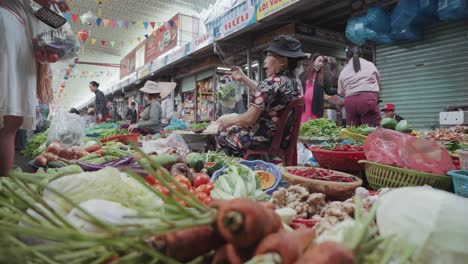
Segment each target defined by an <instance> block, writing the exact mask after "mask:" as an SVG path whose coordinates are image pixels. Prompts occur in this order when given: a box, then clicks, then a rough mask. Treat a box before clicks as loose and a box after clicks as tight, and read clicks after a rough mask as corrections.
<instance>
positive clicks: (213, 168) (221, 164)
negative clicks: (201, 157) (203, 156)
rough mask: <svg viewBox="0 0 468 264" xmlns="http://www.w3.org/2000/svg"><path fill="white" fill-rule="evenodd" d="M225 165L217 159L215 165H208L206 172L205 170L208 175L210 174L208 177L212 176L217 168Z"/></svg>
mask: <svg viewBox="0 0 468 264" xmlns="http://www.w3.org/2000/svg"><path fill="white" fill-rule="evenodd" d="M225 165H226V163H225V162H224V161H218V162H217V163H216V164H215V165H213V166H211V167H209V168H208V169H207V170H206V172H207V173H208V175H210V177H211V176H213V174H214V173H215V172H216V171H217V170H219V169H221V168H223V167H224V166H225Z"/></svg>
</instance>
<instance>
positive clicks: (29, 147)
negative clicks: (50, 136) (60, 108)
mask: <svg viewBox="0 0 468 264" xmlns="http://www.w3.org/2000/svg"><path fill="white" fill-rule="evenodd" d="M46 142H47V131H45V132H42V133H37V134H35V135H34V136H32V137H31V138H30V139H29V140H28V142H27V143H26V147H25V149H24V155H25V156H26V157H28V158H30V159H33V158H35V157H36V156H37V155H39V154H41V153H42V152H44V151H45V150H46V148H47V147H46Z"/></svg>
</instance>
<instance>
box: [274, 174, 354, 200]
mask: <svg viewBox="0 0 468 264" xmlns="http://www.w3.org/2000/svg"><path fill="white" fill-rule="evenodd" d="M301 168H302V169H304V168H306V167H284V168H283V169H281V174H282V175H283V178H284V179H285V181H286V182H287V183H288V184H289V185H295V184H299V185H302V186H304V187H305V188H307V189H308V190H309V191H310V192H314V193H323V194H325V195H326V196H327V198H328V199H331V200H340V201H344V200H346V199H348V198H350V197H352V196H353V195H354V191H355V190H356V188H357V187H359V186H361V185H362V180H361V179H359V178H358V177H356V176H354V175H351V174H347V173H344V172H340V171H333V172H334V173H335V174H337V175H341V176H347V177H351V178H353V179H354V182H330V181H321V180H314V179H309V178H304V177H301V176H296V175H294V174H292V173H289V172H288V171H287V170H288V169H301ZM307 168H310V167H307ZM316 169H317V170H324V169H320V168H316Z"/></svg>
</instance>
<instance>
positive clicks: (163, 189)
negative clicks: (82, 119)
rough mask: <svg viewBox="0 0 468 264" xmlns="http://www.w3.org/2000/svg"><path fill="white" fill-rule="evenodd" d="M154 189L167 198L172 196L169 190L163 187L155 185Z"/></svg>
mask: <svg viewBox="0 0 468 264" xmlns="http://www.w3.org/2000/svg"><path fill="white" fill-rule="evenodd" d="M154 188H155V189H156V191H158V192H160V193H162V194H164V195H166V196H169V194H170V192H169V190H168V189H167V188H166V187H164V186H162V185H155V186H154Z"/></svg>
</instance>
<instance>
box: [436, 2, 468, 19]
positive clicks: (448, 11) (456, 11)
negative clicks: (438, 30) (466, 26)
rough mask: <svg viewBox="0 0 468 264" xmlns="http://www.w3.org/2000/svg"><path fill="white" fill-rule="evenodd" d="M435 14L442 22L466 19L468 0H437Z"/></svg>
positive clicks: (467, 15)
mask: <svg viewBox="0 0 468 264" xmlns="http://www.w3.org/2000/svg"><path fill="white" fill-rule="evenodd" d="M437 14H438V16H439V19H440V20H442V21H448V20H457V19H462V18H467V17H468V0H439V4H438V8H437Z"/></svg>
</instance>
